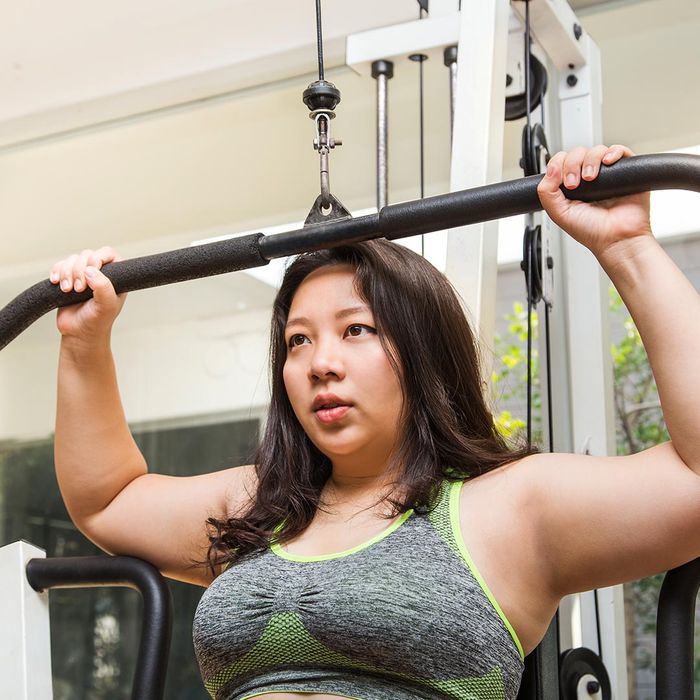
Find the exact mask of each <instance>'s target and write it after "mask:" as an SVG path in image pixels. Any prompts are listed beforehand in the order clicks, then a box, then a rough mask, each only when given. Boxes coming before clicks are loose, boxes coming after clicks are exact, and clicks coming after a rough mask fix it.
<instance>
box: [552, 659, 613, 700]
mask: <svg viewBox="0 0 700 700" xmlns="http://www.w3.org/2000/svg"><path fill="white" fill-rule="evenodd" d="M559 692H560V694H561V700H612V690H611V687H610V678H609V677H608V672H607V671H606V669H605V665H604V664H603V662H602V661H601V659H600V657H599V656H598V654H596V653H595V652H593V651H591V650H590V649H586V648H584V647H579V648H578V649H569V650H568V651H565V652H564V653H563V654H562V655H561V656H560V658H559Z"/></svg>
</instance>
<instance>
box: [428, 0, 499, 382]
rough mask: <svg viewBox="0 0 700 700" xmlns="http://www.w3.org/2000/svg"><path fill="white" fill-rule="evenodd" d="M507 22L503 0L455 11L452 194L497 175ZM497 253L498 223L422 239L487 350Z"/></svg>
mask: <svg viewBox="0 0 700 700" xmlns="http://www.w3.org/2000/svg"><path fill="white" fill-rule="evenodd" d="M509 16H510V6H509V3H508V2H503V0H479V2H470V3H467V4H465V5H464V6H463V7H462V11H461V13H460V30H459V42H458V51H457V60H458V64H459V65H458V67H457V82H456V89H455V117H454V130H453V134H452V162H451V173H450V190H451V191H455V190H461V189H465V188H468V187H477V186H479V185H484V184H486V183H487V182H497V181H499V180H501V179H502V176H503V129H504V127H503V116H504V104H505V80H504V79H503V76H504V75H505V71H506V53H507V48H508V21H509ZM467 115H468V118H467ZM497 249H498V222H497V221H491V222H484V223H480V224H474V225H471V226H466V227H462V228H458V229H452V230H451V231H449V232H447V233H446V235H445V234H444V233H433V234H432V235H431V236H430V237H428V238H426V241H425V255H426V258H428V260H430V261H431V262H432V263H433V264H434V265H435V266H436V267H437V268H438V269H440V270H443V271H444V272H445V273H446V275H447V277H448V278H449V279H450V281H451V282H452V284H453V285H454V287H455V289H456V290H457V292H458V293H459V295H460V296H461V297H462V299H463V300H464V303H465V305H466V306H467V309H468V311H469V314H470V316H471V320H472V322H473V326H474V329H475V330H476V331H477V332H478V333H479V340H480V343H481V346H482V347H483V348H491V347H493V333H494V327H495V316H496V304H495V298H496V273H497V255H496V253H497ZM483 360H484V362H483V369H484V375H485V377H490V375H491V362H490V361H489V356H488V355H487V354H485V356H484V358H483Z"/></svg>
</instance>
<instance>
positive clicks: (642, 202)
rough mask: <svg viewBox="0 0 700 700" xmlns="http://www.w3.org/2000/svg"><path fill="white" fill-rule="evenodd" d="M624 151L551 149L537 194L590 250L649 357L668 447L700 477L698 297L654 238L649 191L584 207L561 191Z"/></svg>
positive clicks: (626, 152) (628, 153) (589, 176)
mask: <svg viewBox="0 0 700 700" xmlns="http://www.w3.org/2000/svg"><path fill="white" fill-rule="evenodd" d="M631 155H633V154H632V152H631V151H630V150H629V149H627V148H625V147H624V146H611V147H606V146H597V147H595V148H591V149H584V148H579V149H575V150H573V151H569V152H568V153H564V152H561V153H557V154H556V155H555V156H553V157H552V159H551V160H550V161H549V163H548V166H547V173H546V175H545V176H544V178H543V179H542V181H541V182H540V185H539V187H538V194H539V197H540V200H541V202H542V205H543V207H544V209H545V211H546V212H547V214H548V215H549V216H550V218H551V219H552V220H553V221H554V223H556V224H557V225H558V226H559V227H561V228H562V229H564V230H565V231H566V232H567V233H568V234H569V235H570V236H572V237H573V238H574V239H575V240H577V241H578V242H579V243H581V244H582V245H585V246H586V247H587V248H588V249H589V250H591V252H592V253H593V254H594V255H595V256H596V258H597V259H598V261H599V262H600V264H601V266H602V267H603V269H604V270H605V272H606V273H607V274H608V276H609V277H610V279H611V280H612V282H613V284H614V285H615V287H616V288H617V290H618V292H619V293H620V296H621V297H622V299H623V301H624V302H625V305H626V306H627V308H628V310H629V312H630V314H631V315H632V318H633V319H634V322H635V324H636V326H637V329H638V330H639V334H640V336H641V338H642V341H643V343H644V347H645V349H646V352H647V355H648V357H649V363H650V365H651V368H652V371H653V373H654V378H655V380H656V385H657V388H658V392H659V398H660V400H661V407H662V409H663V414H664V418H665V421H666V426H667V427H668V432H669V435H670V436H671V442H672V445H673V447H674V449H675V450H676V452H677V453H678V455H679V457H680V458H681V459H682V460H683V462H685V464H686V465H687V466H688V467H689V468H690V469H692V470H693V471H694V472H695V473H696V474H699V475H700V438H699V437H698V435H700V432H699V431H698V427H697V417H698V414H700V295H699V294H698V292H697V291H696V290H695V289H694V288H693V286H692V285H691V283H690V282H689V281H688V279H687V278H686V277H685V275H684V274H683V273H682V272H681V271H680V270H679V269H678V267H677V266H676V265H675V263H674V262H673V261H672V260H671V258H670V257H669V256H668V255H667V254H666V252H665V251H664V250H663V248H662V247H661V246H660V245H659V243H658V242H657V241H656V239H655V238H654V236H653V234H652V232H651V225H650V222H649V193H644V194H638V195H631V196H628V197H622V198H619V199H614V200H606V201H603V202H600V203H593V204H587V203H584V202H580V201H575V200H569V199H567V198H566V197H565V196H564V194H563V193H562V192H561V190H560V186H561V185H562V184H563V185H564V187H566V188H567V189H572V190H573V189H575V188H576V187H578V185H579V183H580V182H581V179H584V180H595V178H596V177H597V175H598V172H599V171H600V168H601V165H602V166H603V167H605V166H606V165H612V164H613V163H615V162H616V161H618V160H619V159H620V158H623V157H626V156H631Z"/></svg>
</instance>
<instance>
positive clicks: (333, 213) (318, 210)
mask: <svg viewBox="0 0 700 700" xmlns="http://www.w3.org/2000/svg"><path fill="white" fill-rule="evenodd" d="M327 201H328V204H327V205H324V204H323V194H320V195H318V197H316V201H315V202H314V203H313V206H312V207H311V209H310V211H309V214H308V216H307V217H306V220H305V221H304V228H306V227H307V226H313V225H314V224H323V223H326V222H327V221H335V220H337V219H352V214H351V213H350V212H349V211H348V210H347V209H346V208H345V207H344V206H343V205H342V204H341V203H340V202H339V201H338V200H337V199H336V198H335V197H334V196H333V195H332V194H331V193H330V192H329V193H328V200H327Z"/></svg>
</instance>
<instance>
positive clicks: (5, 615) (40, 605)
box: [0, 541, 53, 700]
mask: <svg viewBox="0 0 700 700" xmlns="http://www.w3.org/2000/svg"><path fill="white" fill-rule="evenodd" d="M45 556H46V553H45V552H44V550H43V549H39V548H38V547H35V546H34V545H31V544H29V543H27V542H23V541H20V542H14V543H13V544H8V545H6V546H5V547H0V620H2V633H1V634H0V689H1V690H2V693H1V694H2V697H3V698H12V700H50V698H52V697H53V694H52V685H51V642H50V635H49V594H48V593H47V592H44V593H37V592H36V591H35V590H34V589H33V588H32V587H31V586H30V585H29V583H27V575H26V567H27V562H28V561H29V560H30V559H37V558H44V557H45Z"/></svg>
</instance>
